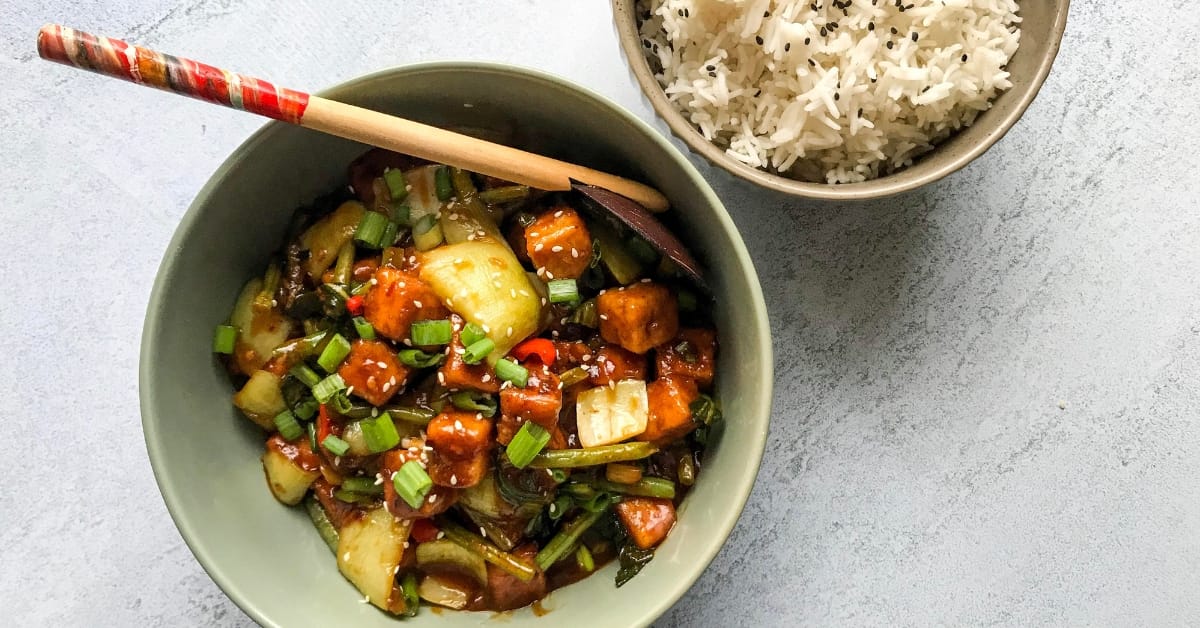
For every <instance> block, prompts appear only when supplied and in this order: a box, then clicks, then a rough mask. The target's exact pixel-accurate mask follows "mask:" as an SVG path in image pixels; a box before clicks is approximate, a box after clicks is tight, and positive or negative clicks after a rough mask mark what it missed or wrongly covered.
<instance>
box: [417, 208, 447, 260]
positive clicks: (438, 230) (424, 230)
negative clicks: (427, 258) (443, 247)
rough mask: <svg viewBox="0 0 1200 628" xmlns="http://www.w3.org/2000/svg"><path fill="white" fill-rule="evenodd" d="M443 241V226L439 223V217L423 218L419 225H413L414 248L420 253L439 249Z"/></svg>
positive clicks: (427, 215) (428, 216)
mask: <svg viewBox="0 0 1200 628" xmlns="http://www.w3.org/2000/svg"><path fill="white" fill-rule="evenodd" d="M443 239H444V236H443V235H442V225H441V224H439V223H438V221H437V216H434V215H433V214H426V215H424V216H421V218H420V220H418V221H417V224H415V225H413V246H414V247H416V249H417V250H418V251H428V250H430V249H433V248H437V247H438V245H440V244H441V243H442V240H443Z"/></svg>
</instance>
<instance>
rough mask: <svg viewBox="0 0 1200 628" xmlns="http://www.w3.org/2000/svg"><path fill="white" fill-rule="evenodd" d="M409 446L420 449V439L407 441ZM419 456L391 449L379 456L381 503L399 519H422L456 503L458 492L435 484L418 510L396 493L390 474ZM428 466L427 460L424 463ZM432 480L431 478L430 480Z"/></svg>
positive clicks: (402, 450)
mask: <svg viewBox="0 0 1200 628" xmlns="http://www.w3.org/2000/svg"><path fill="white" fill-rule="evenodd" d="M409 440H410V444H412V445H414V446H416V447H418V448H420V446H421V445H422V444H423V443H422V442H421V441H420V439H409ZM419 455H420V454H413V453H411V452H409V450H407V449H392V450H390V451H387V452H384V454H383V455H382V456H380V465H379V474H380V475H382V476H383V503H384V505H385V506H386V507H387V509H388V512H390V513H392V515H393V516H395V517H397V518H399V519H424V518H426V517H433V516H436V515H440V514H442V513H443V512H446V511H447V510H449V509H450V507H451V506H453V505H454V503H455V502H456V501H458V490H457V489H453V488H448V487H445V486H439V485H437V484H435V485H434V486H433V488H432V489H430V490H429V494H428V495H426V496H425V502H424V503H422V504H421V507H420V508H413V507H411V506H409V505H408V502H406V501H404V498H402V497H400V494H399V493H397V492H396V486H395V484H393V483H392V480H391V478H392V474H393V473H395V472H396V471H398V470H399V469H400V467H402V466H404V463H406V462H408V461H409V460H415V459H417V458H418V456H419ZM425 463H426V465H428V460H426V461H425ZM431 479H432V478H431Z"/></svg>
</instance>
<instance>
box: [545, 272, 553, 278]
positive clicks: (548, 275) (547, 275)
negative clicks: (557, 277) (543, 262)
mask: <svg viewBox="0 0 1200 628" xmlns="http://www.w3.org/2000/svg"><path fill="white" fill-rule="evenodd" d="M546 279H554V273H552V272H550V271H546Z"/></svg>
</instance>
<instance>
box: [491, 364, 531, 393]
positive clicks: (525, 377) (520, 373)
mask: <svg viewBox="0 0 1200 628" xmlns="http://www.w3.org/2000/svg"><path fill="white" fill-rule="evenodd" d="M496 377H499V378H500V379H502V380H504V381H506V382H511V383H512V385H513V386H516V387H517V388H524V387H525V384H526V383H527V382H528V381H529V371H528V370H526V368H525V367H523V366H521V365H520V364H517V363H516V362H513V361H512V360H509V359H508V358H501V359H500V360H499V361H497V362H496Z"/></svg>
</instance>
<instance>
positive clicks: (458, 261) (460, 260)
mask: <svg viewBox="0 0 1200 628" xmlns="http://www.w3.org/2000/svg"><path fill="white" fill-rule="evenodd" d="M461 263H463V259H462V258H461V257H456V258H454V264H455V265H458V264H461Z"/></svg>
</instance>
